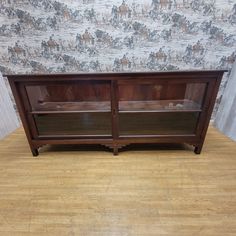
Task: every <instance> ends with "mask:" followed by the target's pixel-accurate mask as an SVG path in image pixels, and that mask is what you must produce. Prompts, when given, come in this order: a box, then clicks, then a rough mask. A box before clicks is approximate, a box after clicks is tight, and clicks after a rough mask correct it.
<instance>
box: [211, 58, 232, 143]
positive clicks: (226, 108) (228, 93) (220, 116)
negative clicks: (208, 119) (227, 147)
mask: <svg viewBox="0 0 236 236" xmlns="http://www.w3.org/2000/svg"><path fill="white" fill-rule="evenodd" d="M214 124H215V126H216V127H217V128H218V129H219V130H220V131H221V132H223V133H224V134H226V135H227V136H229V137H230V138H232V139H233V140H235V141H236V62H235V63H234V66H233V69H232V73H231V75H230V78H229V81H228V83H227V86H226V89H225V92H224V94H223V97H222V101H221V103H220V106H219V109H218V112H217V114H216V119H215V122H214Z"/></svg>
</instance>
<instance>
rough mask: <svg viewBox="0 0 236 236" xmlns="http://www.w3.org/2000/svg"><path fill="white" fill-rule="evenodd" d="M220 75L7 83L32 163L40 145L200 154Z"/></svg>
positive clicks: (56, 77) (61, 77) (13, 79)
mask: <svg viewBox="0 0 236 236" xmlns="http://www.w3.org/2000/svg"><path fill="white" fill-rule="evenodd" d="M224 72H225V71H224V70H208V71H173V72H146V73H141V72H140V73H98V74H90V73H87V74H50V75H6V76H7V77H8V80H9V82H10V85H11V88H12V91H13V94H14V97H15V100H16V103H17V106H18V109H19V112H20V116H21V120H22V123H23V126H24V129H25V132H26V135H27V138H28V141H29V144H30V147H31V150H32V153H33V155H38V148H39V147H41V146H42V145H45V144H102V145H105V146H108V147H110V148H112V149H113V152H114V154H118V149H119V148H121V147H122V146H125V145H127V144H131V143H160V142H161V143H172V142H173V143H188V144H190V145H193V146H194V147H195V149H194V150H195V153H197V154H199V153H200V152H201V149H202V145H203V142H204V138H205V135H206V131H207V127H208V124H209V120H210V117H211V113H212V110H213V107H214V103H215V99H216V95H217V92H218V88H219V85H220V82H221V78H222V75H223V73H224Z"/></svg>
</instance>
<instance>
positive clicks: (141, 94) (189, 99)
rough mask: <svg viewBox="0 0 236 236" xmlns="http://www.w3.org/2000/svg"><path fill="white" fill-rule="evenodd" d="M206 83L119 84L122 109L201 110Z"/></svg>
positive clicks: (120, 106)
mask: <svg viewBox="0 0 236 236" xmlns="http://www.w3.org/2000/svg"><path fill="white" fill-rule="evenodd" d="M205 90H206V84H205V83H177V84H176V83H175V84H173V83H160V84H156V83H149V84H147V83H143V84H142V83H140V84H128V85H127V84H120V85H119V110H120V111H125V112H128V111H140V112H142V111H143V112H145V111H166V110H168V111H196V112H197V111H201V108H202V103H203V99H204V95H205Z"/></svg>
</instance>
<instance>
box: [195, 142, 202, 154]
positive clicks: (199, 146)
mask: <svg viewBox="0 0 236 236" xmlns="http://www.w3.org/2000/svg"><path fill="white" fill-rule="evenodd" d="M202 146H203V144H199V145H198V146H195V148H194V152H195V154H200V153H201V151H202Z"/></svg>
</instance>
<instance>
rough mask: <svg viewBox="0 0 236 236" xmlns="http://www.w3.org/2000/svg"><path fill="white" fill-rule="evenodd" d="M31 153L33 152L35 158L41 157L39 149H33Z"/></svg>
mask: <svg viewBox="0 0 236 236" xmlns="http://www.w3.org/2000/svg"><path fill="white" fill-rule="evenodd" d="M31 152H32V155H33V156H34V157H36V156H38V155H39V151H38V149H37V148H31Z"/></svg>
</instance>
